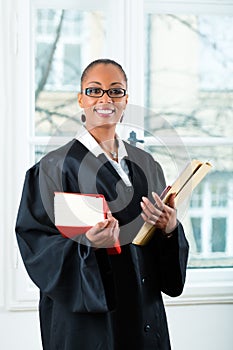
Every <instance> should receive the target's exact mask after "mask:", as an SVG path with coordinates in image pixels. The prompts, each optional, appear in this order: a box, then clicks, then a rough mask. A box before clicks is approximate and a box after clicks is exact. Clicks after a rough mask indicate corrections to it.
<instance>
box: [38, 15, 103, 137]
mask: <svg viewBox="0 0 233 350" xmlns="http://www.w3.org/2000/svg"><path fill="white" fill-rule="evenodd" d="M34 23H35V118H34V121H33V127H32V134H33V135H32V136H52V135H59V136H74V135H75V134H76V131H77V127H78V126H79V125H80V115H79V111H80V109H79V106H78V103H77V93H78V91H79V90H80V87H79V82H80V75H81V71H82V70H83V68H84V67H85V66H86V65H87V64H88V63H89V62H90V61H91V60H92V59H95V58H97V57H103V56H104V52H105V42H106V40H105V16H104V14H103V13H102V12H98V11H95V12H94V11H93V12H85V11H77V10H54V9H49V10H47V9H38V10H36V11H35V14H34Z"/></svg>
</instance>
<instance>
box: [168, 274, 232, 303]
mask: <svg viewBox="0 0 233 350" xmlns="http://www.w3.org/2000/svg"><path fill="white" fill-rule="evenodd" d="M164 302H165V305H169V306H176V305H197V304H227V303H233V269H232V268H226V269H225V268H222V269H221V268H213V269H188V270H187V277H186V283H185V287H184V291H183V293H182V295H181V296H179V297H177V298H171V297H168V296H166V295H164Z"/></svg>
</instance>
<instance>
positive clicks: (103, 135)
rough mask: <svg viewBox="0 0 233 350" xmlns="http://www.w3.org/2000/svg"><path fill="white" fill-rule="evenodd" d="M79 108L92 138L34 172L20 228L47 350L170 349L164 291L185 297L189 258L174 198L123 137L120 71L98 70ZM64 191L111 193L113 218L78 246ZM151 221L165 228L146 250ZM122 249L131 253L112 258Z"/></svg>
mask: <svg viewBox="0 0 233 350" xmlns="http://www.w3.org/2000/svg"><path fill="white" fill-rule="evenodd" d="M78 102H79V105H80V106H81V107H82V108H83V113H84V114H83V115H82V121H83V122H84V123H85V132H82V133H81V134H79V135H78V136H77V138H75V139H73V140H72V141H70V142H69V143H68V144H66V145H65V146H63V147H61V148H59V149H58V150H55V151H53V152H51V153H49V154H47V155H46V156H45V157H44V158H43V159H42V160H41V161H40V162H39V163H37V164H35V165H34V166H33V167H32V168H31V169H29V170H28V172H27V174H26V179H25V184H24V190H23V194H22V199H21V204H20V208H19V213H18V218H17V225H16V232H17V239H18V244H19V248H20V251H21V254H22V257H23V260H24V263H25V266H26V269H27V271H28V273H29V275H30V277H31V279H32V280H33V281H34V283H35V284H36V285H37V286H38V287H39V289H40V304H39V311H40V324H41V335H42V343H43V349H45V350H55V349H56V350H58V349H59V350H77V349H81V350H89V349H90V350H94V349H102V350H126V349H135V350H136V349H137V350H150V349H151V350H152V349H153V350H158V349H159V350H168V349H170V341H169V334H168V328H167V321H166V315H165V311H164V305H163V301H162V296H161V292H164V293H166V294H168V295H170V296H178V295H180V294H181V292H182V290H183V286H184V282H185V271H186V264H187V256H188V243H187V240H186V238H185V235H184V232H183V228H182V225H181V224H180V223H179V222H177V219H176V210H175V208H174V195H172V196H171V197H170V200H169V203H168V205H164V204H163V203H162V202H161V200H160V197H159V195H160V194H161V192H162V191H163V189H164V188H165V180H164V175H163V171H162V168H161V166H160V165H159V164H158V163H157V162H156V161H155V160H154V159H153V158H152V157H151V156H150V155H149V154H148V153H146V152H144V151H143V150H141V149H138V148H136V147H133V146H131V145H129V144H127V143H125V142H123V141H121V140H120V139H119V138H118V137H117V135H116V132H115V128H116V125H117V123H119V122H120V121H121V119H122V118H123V113H124V110H125V108H126V105H127V102H128V95H127V78H126V75H125V72H124V71H123V69H122V67H121V66H120V65H119V64H118V63H116V62H115V61H112V60H104V59H101V60H97V61H94V62H92V63H91V64H90V65H89V66H88V67H87V68H86V69H85V70H84V72H83V75H82V77H81V92H80V93H79V94H78ZM55 191H64V192H74V193H99V194H103V195H104V196H105V198H106V200H107V203H108V206H109V209H110V212H109V214H108V218H107V219H106V220H104V221H103V222H99V223H97V224H96V225H95V226H94V227H92V228H91V229H90V230H88V231H87V232H86V233H85V234H82V235H80V236H79V239H78V241H74V240H70V239H67V238H64V237H62V236H61V235H60V234H59V231H58V230H57V228H56V227H55V225H54V217H53V196H54V192H55ZM153 203H156V206H155V205H153ZM144 221H146V222H149V223H152V224H153V225H155V227H156V228H157V230H156V232H155V234H154V236H153V237H152V239H151V240H150V242H149V243H148V244H147V245H146V246H136V245H133V244H132V243H131V242H132V240H133V238H134V237H135V235H136V234H137V232H138V230H139V228H140V227H141V225H142V224H143V222H144ZM116 242H120V244H121V253H120V254H109V253H108V249H107V248H108V247H112V246H113V245H114V244H115V243H116Z"/></svg>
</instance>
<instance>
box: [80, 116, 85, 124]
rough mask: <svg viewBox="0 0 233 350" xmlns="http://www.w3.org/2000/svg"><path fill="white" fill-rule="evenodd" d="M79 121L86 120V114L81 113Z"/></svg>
mask: <svg viewBox="0 0 233 350" xmlns="http://www.w3.org/2000/svg"><path fill="white" fill-rule="evenodd" d="M81 122H82V123H83V124H84V123H85V122H86V116H85V114H82V115H81Z"/></svg>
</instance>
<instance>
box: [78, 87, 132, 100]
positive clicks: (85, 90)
mask: <svg viewBox="0 0 233 350" xmlns="http://www.w3.org/2000/svg"><path fill="white" fill-rule="evenodd" d="M90 89H95V88H86V89H84V90H83V91H82V92H84V93H85V95H86V96H88V97H93V98H100V97H102V96H103V95H104V94H105V93H106V94H107V95H108V97H110V98H122V97H124V96H125V95H126V94H127V90H125V89H122V88H111V89H108V90H104V89H101V88H99V87H98V88H96V89H98V90H100V91H101V92H102V95H99V96H91V95H89V94H88V90H90ZM110 90H121V91H122V92H123V95H121V96H111V95H109V91H110Z"/></svg>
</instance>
